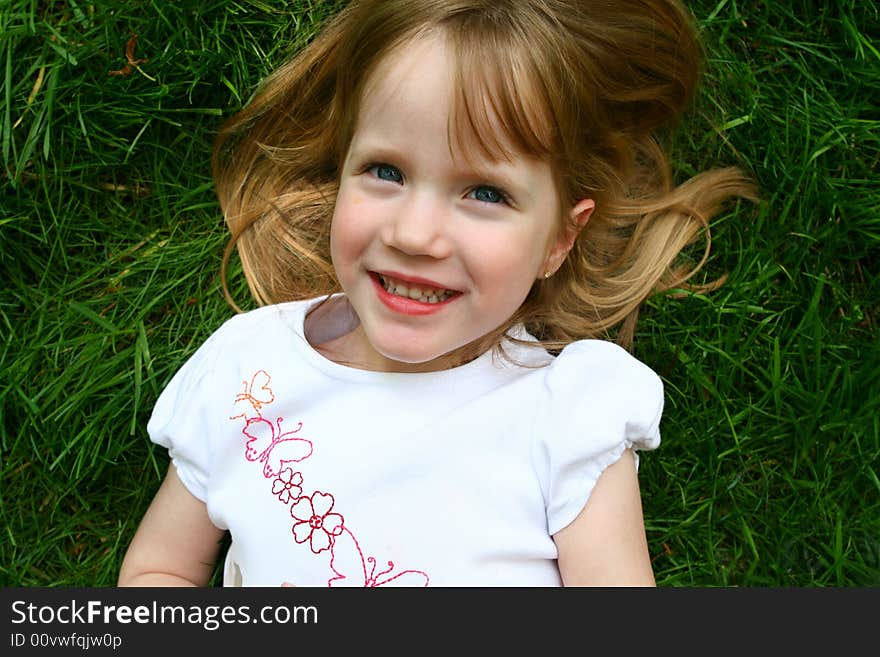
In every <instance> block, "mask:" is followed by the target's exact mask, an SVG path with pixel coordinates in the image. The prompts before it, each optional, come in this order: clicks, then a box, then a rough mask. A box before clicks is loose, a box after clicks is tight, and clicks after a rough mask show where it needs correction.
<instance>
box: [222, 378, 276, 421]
mask: <svg viewBox="0 0 880 657" xmlns="http://www.w3.org/2000/svg"><path fill="white" fill-rule="evenodd" d="M271 381H272V377H271V376H269V373H268V372H266V370H258V371H257V373H256V374H254V375H253V376H252V377H251V380H250V383H248V382H247V381H242V382H241V392H239V393H238V394H237V395H236V396H235V402H234V404H235V407H236V408H242V407H244V408H243V410H242V412H241V413H239V414H238V415H231V416H230V417H229V419H230V420H236V419H238V418H240V417H241V418H243V417H247V415H248V412H247V407H248V406H249V407H250V408H252V409H253V411H254V413H255V414H256V415H257V417H260V416H261V413H260V410H261V409H262V408H263V406H266V405H267V404H271V403H272V402H273V401H275V393H274V392H273V391H272V388H270V387H269V383H270V382H271Z"/></svg>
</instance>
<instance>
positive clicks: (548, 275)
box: [544, 271, 553, 279]
mask: <svg viewBox="0 0 880 657" xmlns="http://www.w3.org/2000/svg"><path fill="white" fill-rule="evenodd" d="M552 275H553V272H552V271H545V272H544V278H545V279H547V278H550V277H551V276H552Z"/></svg>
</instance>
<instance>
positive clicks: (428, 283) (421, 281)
mask: <svg viewBox="0 0 880 657" xmlns="http://www.w3.org/2000/svg"><path fill="white" fill-rule="evenodd" d="M370 274H378V275H379V276H384V277H385V278H394V279H396V280H398V281H402V282H404V283H412V284H413V285H415V286H418V287H423V288H424V287H429V288H433V289H435V290H449V291H450V292H458V290H454V289H453V288H451V287H449V286H448V285H444V284H443V283H438V282H437V281H432V280H430V279H428V278H420V277H418V276H406V275H405V274H401V273H399V272H396V271H375V272H370Z"/></svg>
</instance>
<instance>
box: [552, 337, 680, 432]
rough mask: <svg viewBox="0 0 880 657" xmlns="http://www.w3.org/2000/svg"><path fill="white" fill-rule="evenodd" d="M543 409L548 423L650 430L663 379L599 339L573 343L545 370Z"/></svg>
mask: <svg viewBox="0 0 880 657" xmlns="http://www.w3.org/2000/svg"><path fill="white" fill-rule="evenodd" d="M545 390H546V393H547V400H546V402H545V403H546V409H547V411H548V414H549V418H553V420H552V421H553V422H555V423H561V424H563V425H572V426H573V427H575V428H576V427H582V426H584V424H589V425H592V426H597V425H605V424H609V425H615V426H618V427H621V428H625V427H627V426H638V427H642V428H644V429H648V428H656V426H657V424H658V423H659V420H660V416H661V414H662V411H663V381H662V380H661V379H660V377H659V376H658V375H657V373H656V372H654V370H652V369H651V368H650V367H648V365H646V364H645V363H643V362H642V361H640V360H639V359H638V358H636V357H635V356H633V355H632V354H630V353H629V352H628V351H626V350H625V349H623V348H622V347H620V346H618V345H616V344H614V343H612V342H608V341H605V340H580V341H577V342H573V343H571V344H570V345H568V346H567V347H565V349H563V350H562V352H561V353H560V354H559V355H558V356H557V357H556V359H555V360H554V362H553V363H552V364H551V365H550V366H549V367H548V368H547V373H546V378H545Z"/></svg>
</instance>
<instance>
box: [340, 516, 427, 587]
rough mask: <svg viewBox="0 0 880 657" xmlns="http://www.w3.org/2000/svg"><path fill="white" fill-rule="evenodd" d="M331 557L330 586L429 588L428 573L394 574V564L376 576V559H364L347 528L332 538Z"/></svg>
mask: <svg viewBox="0 0 880 657" xmlns="http://www.w3.org/2000/svg"><path fill="white" fill-rule="evenodd" d="M330 554H331V557H330V568H331V569H332V570H333V572H334V573H335V574H336V577H331V578H330V579H329V580H328V581H327V586H366V587H370V588H372V587H376V586H428V579H429V578H428V575H427V573H423V572H422V571H421V570H402V571H400V572H399V573H394V562H393V561H388V562H386V563H387V566H388V567H387V568H386V569H385V570H382V571H380V572H378V573H377V572H376V567H377V563H376V559H375V557H366V558H364V553H363V551H362V550H361V546H360V545H359V544H358V542H357V539H356V538H355V537H354V534H352V533H351V532H350V531H349V530H348V528H347V527H343V528H342V531H341V533H340V534H339V535H338V536H335V537H334V538H333V544H332V546H331V548H330Z"/></svg>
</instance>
